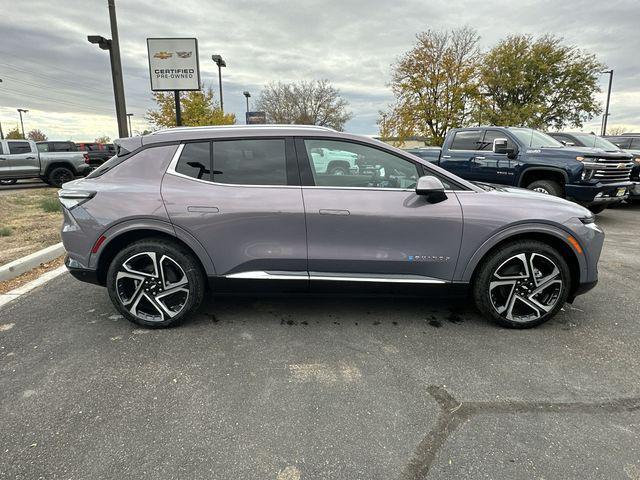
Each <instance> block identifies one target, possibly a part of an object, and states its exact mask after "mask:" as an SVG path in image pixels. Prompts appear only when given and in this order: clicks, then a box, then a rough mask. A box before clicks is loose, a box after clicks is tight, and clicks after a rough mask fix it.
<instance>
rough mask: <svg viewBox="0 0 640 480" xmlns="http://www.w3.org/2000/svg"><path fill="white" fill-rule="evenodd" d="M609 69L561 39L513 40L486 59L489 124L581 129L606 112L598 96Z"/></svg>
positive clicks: (483, 77) (485, 119) (485, 109)
mask: <svg viewBox="0 0 640 480" xmlns="http://www.w3.org/2000/svg"><path fill="white" fill-rule="evenodd" d="M603 68H604V65H603V64H601V63H600V62H598V61H597V60H596V58H595V56H594V55H591V54H588V53H585V52H583V51H581V50H579V49H578V48H576V47H573V46H567V45H563V44H562V39H560V38H557V37H554V36H549V35H546V36H543V37H540V38H538V39H537V40H535V39H534V38H533V37H531V36H530V35H512V36H509V37H507V38H506V39H505V40H502V41H501V42H499V43H498V44H497V45H496V46H495V47H493V48H492V49H491V50H490V51H489V52H488V53H487V54H486V55H485V57H484V61H483V63H482V67H481V69H480V76H481V83H482V89H483V95H484V100H485V101H484V102H483V104H482V105H480V110H481V115H482V120H483V123H490V124H493V125H517V126H527V127H531V128H538V129H541V130H547V129H550V128H555V129H562V128H563V127H565V126H571V127H581V126H582V125H583V123H584V122H585V121H587V120H589V119H591V118H592V117H593V116H594V115H597V114H598V113H600V111H601V108H600V105H599V104H598V102H597V101H596V98H595V97H596V94H597V93H598V92H599V91H600V87H599V85H598V74H599V72H601V71H602V69H603Z"/></svg>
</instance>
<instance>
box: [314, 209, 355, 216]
mask: <svg viewBox="0 0 640 480" xmlns="http://www.w3.org/2000/svg"><path fill="white" fill-rule="evenodd" d="M320 215H351V212H349V210H334V209H330V208H321V209H320Z"/></svg>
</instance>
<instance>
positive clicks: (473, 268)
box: [461, 225, 587, 299]
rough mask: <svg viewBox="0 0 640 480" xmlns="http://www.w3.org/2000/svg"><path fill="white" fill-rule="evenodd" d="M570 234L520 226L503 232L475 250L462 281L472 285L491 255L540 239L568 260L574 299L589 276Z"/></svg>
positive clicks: (570, 295) (547, 227) (540, 227)
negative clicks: (505, 247)
mask: <svg viewBox="0 0 640 480" xmlns="http://www.w3.org/2000/svg"><path fill="white" fill-rule="evenodd" d="M569 235H570V234H569V233H568V232H566V231H564V230H562V229H559V228H553V227H551V226H549V225H537V226H531V225H521V226H519V227H515V228H512V229H509V230H506V231H502V232H500V233H498V234H496V235H495V236H493V237H491V238H490V239H489V240H487V241H486V242H485V243H484V244H482V245H481V246H480V248H478V249H477V250H476V251H475V253H474V254H473V255H472V256H471V258H470V260H469V262H468V263H467V265H466V268H465V269H464V272H463V273H462V278H461V281H462V282H465V283H469V284H473V282H474V281H475V278H476V276H477V273H478V271H479V270H480V266H481V265H482V263H483V262H484V261H485V260H486V259H487V258H488V257H489V255H491V254H492V253H493V252H495V251H496V250H498V249H500V248H502V247H503V246H504V245H505V244H507V243H511V242H515V241H518V240H538V241H540V242H542V243H546V244H547V245H550V246H551V247H553V248H555V249H556V250H557V251H558V252H560V254H561V255H562V257H563V258H564V259H565V260H566V262H567V265H568V266H569V271H570V273H571V291H570V292H569V298H570V299H572V298H573V296H574V293H575V291H576V289H577V288H578V285H579V284H580V280H581V279H582V278H586V276H587V263H586V260H585V258H584V256H583V255H578V254H576V252H575V250H574V248H573V247H572V246H571V244H570V243H569V241H568V239H567V237H568V236H569ZM576 241H577V240H576Z"/></svg>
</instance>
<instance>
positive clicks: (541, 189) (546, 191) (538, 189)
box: [533, 187, 551, 195]
mask: <svg viewBox="0 0 640 480" xmlns="http://www.w3.org/2000/svg"><path fill="white" fill-rule="evenodd" d="M533 191H534V192H538V193H544V194H546V195H551V193H550V192H549V191H548V190H547V189H546V188H542V187H536V188H534V189H533Z"/></svg>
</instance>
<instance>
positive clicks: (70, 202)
mask: <svg viewBox="0 0 640 480" xmlns="http://www.w3.org/2000/svg"><path fill="white" fill-rule="evenodd" d="M95 194H96V192H86V191H83V190H60V191H59V192H58V199H59V200H60V203H61V204H62V205H64V206H65V208H67V210H71V209H72V208H73V207H77V206H78V205H80V204H82V203H84V202H86V201H87V200H89V199H91V198H93V196H94V195H95Z"/></svg>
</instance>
